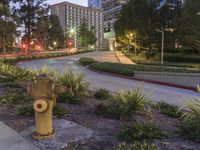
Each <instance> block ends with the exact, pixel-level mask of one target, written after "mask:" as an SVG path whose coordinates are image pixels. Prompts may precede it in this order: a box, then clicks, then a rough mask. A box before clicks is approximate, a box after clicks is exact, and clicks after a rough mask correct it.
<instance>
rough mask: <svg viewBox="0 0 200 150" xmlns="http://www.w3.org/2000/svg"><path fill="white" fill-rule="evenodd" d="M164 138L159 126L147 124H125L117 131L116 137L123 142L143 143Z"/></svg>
mask: <svg viewBox="0 0 200 150" xmlns="http://www.w3.org/2000/svg"><path fill="white" fill-rule="evenodd" d="M164 136H166V134H165V132H164V131H162V130H161V129H160V127H159V126H157V125H154V124H153V123H151V122H148V123H136V122H133V123H125V124H124V125H122V127H121V128H120V130H119V134H118V137H119V139H120V140H123V141H128V142H131V141H135V140H136V141H137V140H138V141H143V140H153V139H160V138H162V137H164Z"/></svg>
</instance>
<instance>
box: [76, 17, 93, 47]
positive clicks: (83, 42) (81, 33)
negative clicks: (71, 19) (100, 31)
mask: <svg viewBox="0 0 200 150" xmlns="http://www.w3.org/2000/svg"><path fill="white" fill-rule="evenodd" d="M95 42H96V37H95V34H94V27H92V28H91V29H90V30H89V29H88V28H87V23H86V21H85V20H84V21H82V23H81V25H80V27H79V30H78V44H79V46H80V47H88V46H89V45H93V44H94V43H95Z"/></svg>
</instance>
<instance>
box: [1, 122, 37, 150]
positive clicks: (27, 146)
mask: <svg viewBox="0 0 200 150" xmlns="http://www.w3.org/2000/svg"><path fill="white" fill-rule="evenodd" d="M0 150H39V149H38V148H36V147H34V146H33V145H32V144H31V143H30V142H28V141H27V140H26V139H25V138H23V137H22V136H21V135H20V134H18V133H17V132H15V131H14V130H13V129H11V128H10V127H8V126H7V125H5V124H4V123H2V122H1V121H0Z"/></svg>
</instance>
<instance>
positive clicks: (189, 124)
mask: <svg viewBox="0 0 200 150" xmlns="http://www.w3.org/2000/svg"><path fill="white" fill-rule="evenodd" d="M176 126H177V131H178V133H179V134H180V135H181V136H183V137H184V138H186V139H189V140H195V141H197V142H199V141H200V113H198V114H190V116H187V117H186V116H185V117H182V118H181V120H180V122H179V123H178V124H177V125H176Z"/></svg>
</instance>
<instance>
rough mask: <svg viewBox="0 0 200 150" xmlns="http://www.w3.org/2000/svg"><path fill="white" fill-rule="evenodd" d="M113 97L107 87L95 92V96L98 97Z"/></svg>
mask: <svg viewBox="0 0 200 150" xmlns="http://www.w3.org/2000/svg"><path fill="white" fill-rule="evenodd" d="M110 97H111V94H110V92H109V91H108V90H106V89H99V90H98V91H96V92H95V93H94V98H96V99H108V98H110Z"/></svg>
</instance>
